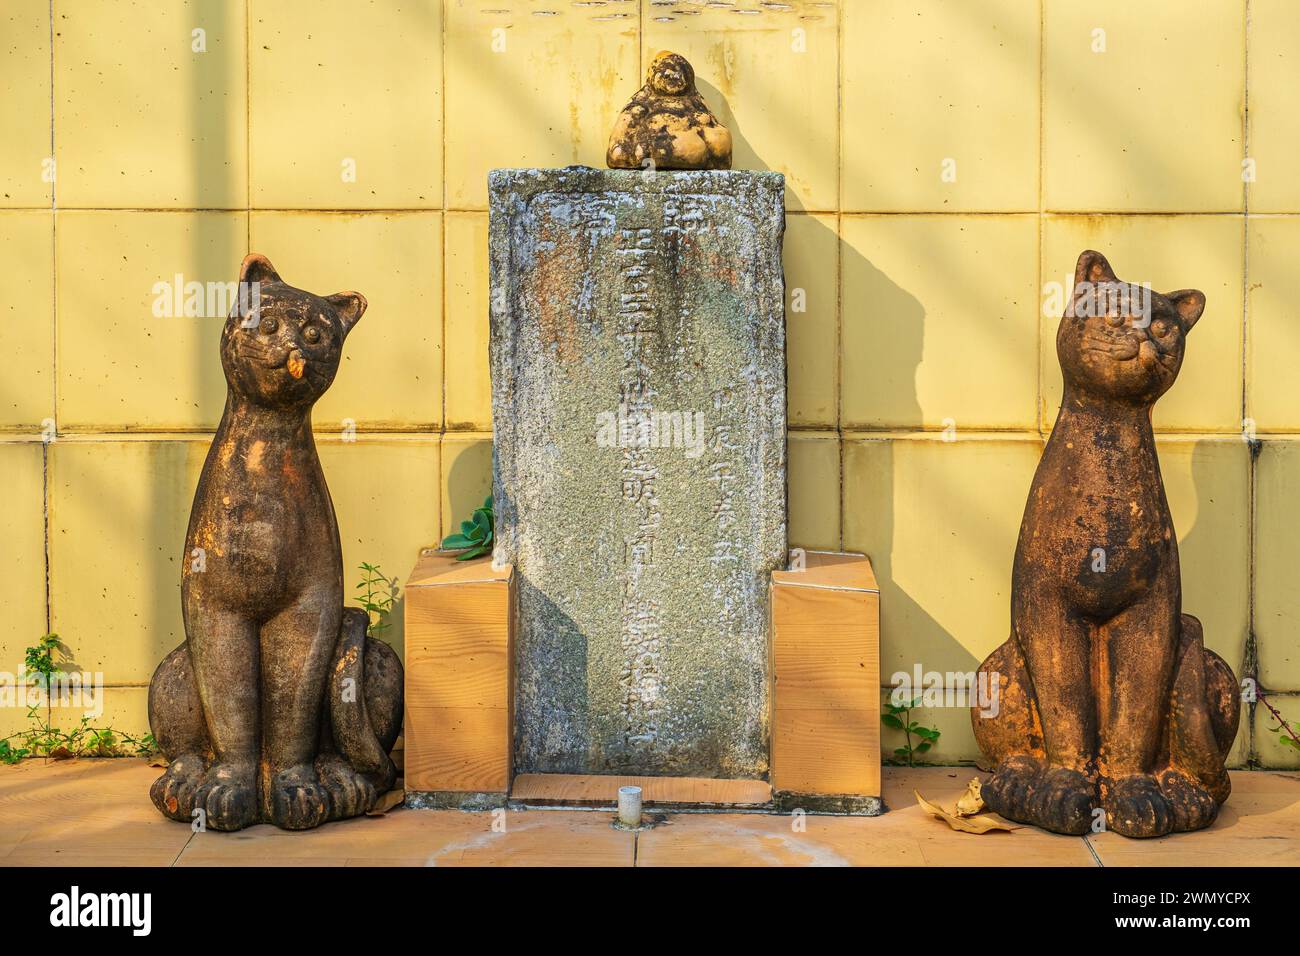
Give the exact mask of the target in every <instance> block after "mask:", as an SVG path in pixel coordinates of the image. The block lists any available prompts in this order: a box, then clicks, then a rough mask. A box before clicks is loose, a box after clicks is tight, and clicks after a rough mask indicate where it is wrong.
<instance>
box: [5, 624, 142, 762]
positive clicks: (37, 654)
mask: <svg viewBox="0 0 1300 956" xmlns="http://www.w3.org/2000/svg"><path fill="white" fill-rule="evenodd" d="M55 652H58V654H59V656H60V657H61V658H62V659H64V660H66V659H67V655H68V651H67V648H66V647H65V646H64V644H63V642H62V641H60V640H59V635H57V634H46V635H45V636H44V637H42V638H41V639H40V640H39V641H37V642H36V644H35V646H33V647H29V648H27V649H26V651H25V653H24V656H23V676H24V679H32V680H33V683H35V684H37V685H39V686H40V688H41V689H42V690H44V691H45V692H47V693H48V692H49V690H50V684H51V682H52V681H53V679H54V678H56V677H59V676H61V675H62V674H63V671H62V670H61V669H60V667H59V662H57V661H55V659H54V655H55ZM42 710H44V708H43V707H41V706H39V705H38V706H35V707H29V708H28V709H27V721H28V723H29V724H30V725H31V726H29V727H28V728H27V729H26V730H20V731H18V733H16V734H10V735H9V736H8V737H4V738H0V763H3V764H16V763H18V762H19V761H20V760H22V759H23V758H24V757H54V758H56V759H68V758H71V757H150V756H152V755H153V754H155V753H157V752H158V742H157V741H156V740H154V737H153V734H143V735H140V736H136V735H134V734H128V733H125V732H124V731H121V730H116V729H115V728H113V727H93V726H91V723H90V720H91V719H90V717H88V716H82V718H81V720H80V722H78V724H77V725H76V726H75V727H73V728H72V729H71V730H63V729H61V728H59V727H55V726H54V725H53V724H51V723H50V721H49V718H48V717H47V716H45V715H43V714H42ZM46 713H48V711H47V712H46Z"/></svg>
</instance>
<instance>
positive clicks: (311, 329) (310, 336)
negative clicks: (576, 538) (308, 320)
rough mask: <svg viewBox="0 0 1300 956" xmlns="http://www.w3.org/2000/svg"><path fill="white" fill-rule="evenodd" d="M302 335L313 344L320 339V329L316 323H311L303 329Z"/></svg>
mask: <svg viewBox="0 0 1300 956" xmlns="http://www.w3.org/2000/svg"><path fill="white" fill-rule="evenodd" d="M302 337H303V338H304V339H306V340H307V341H308V342H310V343H311V344H312V345H315V344H316V343H317V342H319V341H320V329H318V328H316V326H314V325H309V326H307V328H305V329H303V333H302Z"/></svg>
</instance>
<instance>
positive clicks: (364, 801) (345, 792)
mask: <svg viewBox="0 0 1300 956" xmlns="http://www.w3.org/2000/svg"><path fill="white" fill-rule="evenodd" d="M316 769H317V771H319V773H320V781H321V783H322V784H324V786H325V789H326V790H328V791H329V795H330V819H331V820H346V819H348V818H349V817H359V816H361V814H363V813H365V812H366V811H367V810H369V809H370V808H371V807H373V806H374V805H375V802H376V801H377V800H378V799H379V793H378V791H376V790H375V785H374V784H373V783H372V782H371V781H370V780H369V779H368V778H367V777H366V776H365V775H364V774H361V773H358V772H357V771H356V770H354V769H353V768H352V765H351V764H350V763H348V762H347V760H345V759H344V758H343V757H341V756H339V755H338V754H321V756H319V757H317V758H316Z"/></svg>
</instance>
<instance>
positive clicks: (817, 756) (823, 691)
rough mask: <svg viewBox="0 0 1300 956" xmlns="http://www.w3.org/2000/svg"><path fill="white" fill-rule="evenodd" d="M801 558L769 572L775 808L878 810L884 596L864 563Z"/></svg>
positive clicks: (817, 554)
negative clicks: (798, 565) (801, 563)
mask: <svg viewBox="0 0 1300 956" xmlns="http://www.w3.org/2000/svg"><path fill="white" fill-rule="evenodd" d="M804 555H805V568H804V570H802V571H777V572H774V573H773V574H772V657H773V676H774V681H775V686H774V689H773V699H772V712H773V719H772V788H773V790H775V791H777V794H778V801H777V802H778V805H779V806H797V805H800V801H799V799H798V797H800V796H803V795H808V796H814V797H818V798H823V799H820V800H814V801H811V803H812V806H809V807H808V808H809V809H812V808H813V807H820V808H822V809H836V810H848V811H853V810H858V811H866V812H872V808H873V806H874V808H875V809H876V810H877V811H878V807H879V796H880V590H879V588H878V587H877V585H876V578H875V574H874V573H873V572H872V569H871V561H870V560H869V559H868V558H866V557H865V556H863V555H860V554H843V553H838V552H826V551H807V552H804ZM808 803H809V801H804V804H805V805H807V804H808Z"/></svg>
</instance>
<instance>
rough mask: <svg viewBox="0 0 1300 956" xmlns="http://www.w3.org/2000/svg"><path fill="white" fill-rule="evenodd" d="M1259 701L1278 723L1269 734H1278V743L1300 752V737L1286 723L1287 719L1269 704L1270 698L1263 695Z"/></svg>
mask: <svg viewBox="0 0 1300 956" xmlns="http://www.w3.org/2000/svg"><path fill="white" fill-rule="evenodd" d="M1257 699H1258V700H1259V702H1260V703H1261V704H1263V705H1264V706H1265V707H1267V708H1268V712H1269V713H1270V714H1272V715H1273V719H1274V720H1276V721H1277V726H1276V727H1270V728H1268V730H1269V733H1273V734H1277V741H1278V743H1280V744H1281V745H1282V746H1283V747H1291V748H1293V749H1295V750H1300V737H1297V736H1296V732H1295V731H1294V730H1292V729H1291V725H1290V724H1288V723H1287V722H1286V718H1284V717H1283V716H1282V715H1281V714H1280V713H1279V712H1278V709H1277V708H1276V707H1274V706H1273V705H1272V704H1270V703H1269V702H1268V698H1267V697H1265V696H1264V695H1263V694H1259V695H1258V698H1257Z"/></svg>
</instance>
